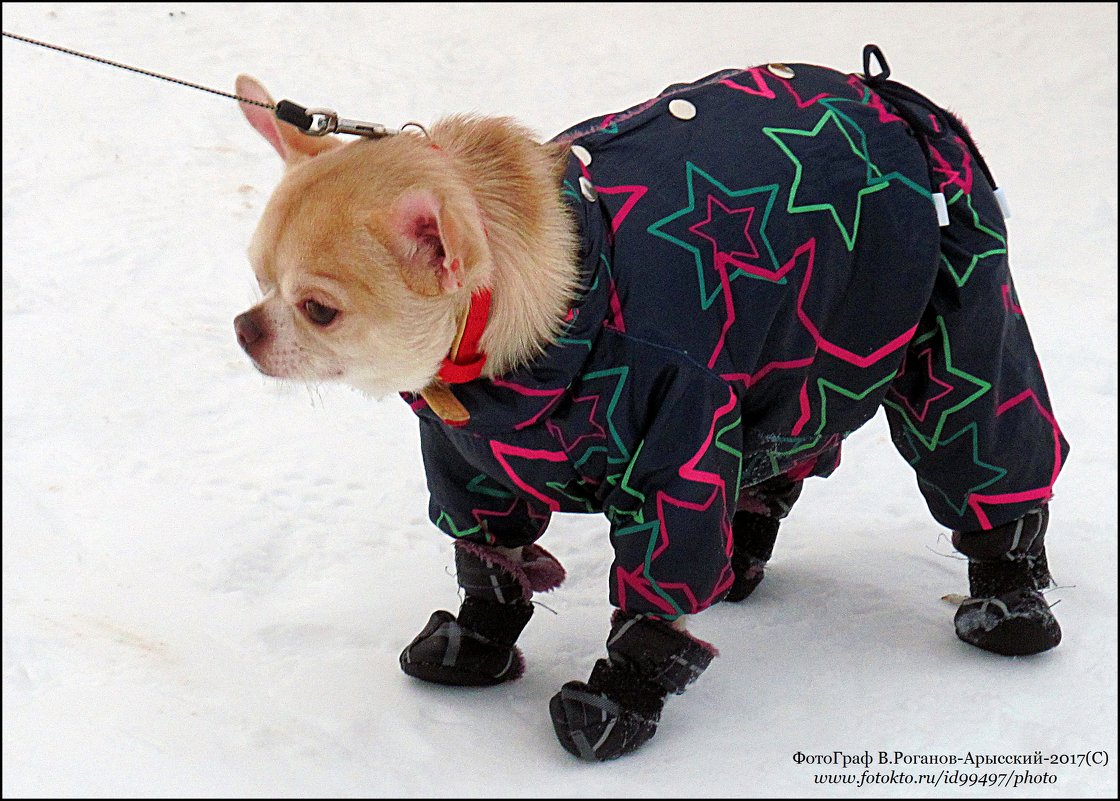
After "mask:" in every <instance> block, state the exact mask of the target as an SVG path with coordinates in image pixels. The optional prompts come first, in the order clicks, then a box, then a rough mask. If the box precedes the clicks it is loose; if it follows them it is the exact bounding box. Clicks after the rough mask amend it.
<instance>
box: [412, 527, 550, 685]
mask: <svg viewBox="0 0 1120 801" xmlns="http://www.w3.org/2000/svg"><path fill="white" fill-rule="evenodd" d="M455 566H456V570H457V577H458V581H459V586H461V587H462V588H463V591H464V594H465V596H466V597H465V598H464V600H463V604H462V606H461V607H460V609H459V614H458V615H457V616H456V615H453V614H451V613H450V612H448V611H446V610H442V609H441V610H439V611H438V612H434V613H433V614H432V616H431V618H430V619H429V620H428V625H426V626H425V627H424V629H423V631H421V632H420V633H419V634H417V635H416V638H415V639H414V640H413V641H412V642H411V643H409V645H408V647H407V648H405V649H404V651H403V652H402V653H401V659H400V662H401V670H403V671H404V672H405V673H407V674H408V675H410V676H413V677H415V678H418V679H422V680H424V681H430V682H433V683H435V684H450V685H455V686H458V687H484V686H489V685H494V684H501V683H503V682H507V681H512V680H513V679H516V678H518V677H520V676H521V674H522V673H523V672H524V670H525V660H524V657H523V656H522V655H521V651H520V649H519V648H518V647H517V646H516V644H515V643H516V642H517V638H518V637H519V636H520V635H521V632H522V631H523V630H524V628H525V626H526V625H527V624H528V622H529V619H530V618H531V617H532V616H533V605H532V604H531V603H530V599H531V598H532V594H533V592H534V591H538V592H543V591H546V590H550V589H552V588H553V587H556V586H558V585H559V584H560V582H561V581H563V579H564V569H563V568H562V567H561V566H560V563H559V562H558V561H557V560H556V558H555V557H553V556H552V554H550V553H548V551H546V550H544V549H543V548H541V547H540V546H537V545H528V546H525V547H524V548H523V549H522V550H521V558H520V559H514V558H512V557H511V556H510V555H509V554H508V553H504V552H501V551H497V550H494V549H491V548H487V547H486V546H483V545H477V544H475V543H471V542H466V541H462V540H461V541H458V542H456V543H455Z"/></svg>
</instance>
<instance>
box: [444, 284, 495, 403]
mask: <svg viewBox="0 0 1120 801" xmlns="http://www.w3.org/2000/svg"><path fill="white" fill-rule="evenodd" d="M489 318H490V290H489V289H480V290H478V291H477V292H475V293H474V294H473V295H471V305H470V308H468V309H467V313H466V314H465V315H464V316H463V319H462V320H460V322H459V332H458V334H456V336H455V340H454V342H452V343H451V351H450V353H448V354H447V357H446V358H445V359H444V360H443V366H442V367H440V369H439V379H440V380H441V381H443V383H445V384H465V383H467V382H468V381H474V380H475V379H476V378H478V377H479V376H480V375H482V368H483V367H485V366H486V354H485V353H483V352H482V348H481V346H480V341H481V340H482V332H483V331H485V330H486V321H487V320H488V319H489Z"/></svg>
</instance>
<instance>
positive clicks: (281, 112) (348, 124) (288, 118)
mask: <svg viewBox="0 0 1120 801" xmlns="http://www.w3.org/2000/svg"><path fill="white" fill-rule="evenodd" d="M276 118H277V119H279V120H281V121H283V122H286V123H288V124H289V125H294V126H295V127H296V128H299V129H300V130H301V131H302V132H303V133H305V134H307V135H308V136H326V135H327V134H332V133H339V134H351V135H353V136H364V137H366V138H367V139H382V138H384V137H386V136H393V135H395V134H397V133H400V132H399V131H397V130H395V129H393V128H388V127H386V126H384V125H382V124H381V123H378V122H362V121H361V120H348V119H345V118H343V117H339V116H338V113H337V112H335V111H332V110H331V109H328V108H305V107H303V106H301V105H300V104H299V103H293V102H292V101H291V100H281V101H280V102H279V103H277V104H276Z"/></svg>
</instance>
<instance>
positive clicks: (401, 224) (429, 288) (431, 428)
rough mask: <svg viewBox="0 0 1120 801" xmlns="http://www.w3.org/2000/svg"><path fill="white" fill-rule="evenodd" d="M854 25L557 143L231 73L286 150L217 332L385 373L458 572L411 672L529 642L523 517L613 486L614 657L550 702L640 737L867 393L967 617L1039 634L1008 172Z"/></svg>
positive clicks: (565, 736) (677, 88)
mask: <svg viewBox="0 0 1120 801" xmlns="http://www.w3.org/2000/svg"><path fill="white" fill-rule="evenodd" d="M869 52H870V53H871V54H872V55H876V56H878V58H879V62H880V65H881V66H882V70H881V72H880V73H879V74H877V75H870V74H869V73H870V69H869V61H868V58H869V56H868V53H869ZM864 61H865V65H864V73H862V74H852V75H845V74H842V73H839V72H835V71H833V70H829V69H825V68H822V67H817V66H812V65H808V64H794V65H785V64H770V65H766V66H761V67H754V68H750V69H746V70H727V71H724V72H720V73H716V74H714V75H711V76H708V77H707V78H704V79H702V80H700V81H697V82H695V83H691V84H675V85H673V86H670V87H669V88H667V89H666V90H665V91H663V92H662V93H661V94H659V95H657V96H656V97H654V98H653V99H652V100H649V101H648V102H645V103H643V104H641V105H639V106H636V107H634V108H631V109H628V110H626V111H623V112H620V113H616V114H609V115H606V116H603V117H599V118H596V119H593V120H590V121H588V122H585V123H583V124H581V125H578V126H576V127H574V128H572V129H570V130H569V131H567V132H565V133H564V134H561V135H560V136H558V137H556V138H554V139H553V140H551V141H549V142H544V143H541V142H538V141H537V140H536V139H534V137H533V136H532V134H531V133H530V132H529V131H528V130H526V129H525V128H524V127H522V126H520V125H518V124H517V123H515V122H513V121H512V120H509V119H506V118H489V117H474V116H452V117H450V118H447V119H445V120H443V121H441V122H439V123H437V124H435V125H433V126H432V127H431V128H430V130H424V129H422V128H419V126H417V128H416V130H406V131H403V132H400V133H396V134H391V135H385V136H381V137H378V138H375V139H374V138H362V139H357V140H354V141H350V142H348V143H345V144H344V143H343V142H342V141H341V140H340V139H338V138H336V137H322V138H319V137H312V136H308V135H305V134H304V133H302V132H301V131H299V130H297V129H296V128H294V127H291V126H289V125H287V124H284V123H281V122H278V121H277V119H276V118H275V117H274V116H273V115H272V113H271V112H270V111H268V110H266V109H265V108H262V107H259V106H254V105H249V104H242V110H243V111H244V113H245V116H246V117H247V118H248V120H249V122H250V123H251V124H252V126H253V128H255V129H256V130H257V131H258V132H259V133H260V134H261V135H262V136H263V137H264V138H265V139H266V140H267V141H268V142H269V144H271V145H272V147H273V148H274V149H275V150H276V151H277V153H279V155H280V156H281V158H282V159H283V160H284V165H285V171H284V176H283V179H282V180H281V182H280V184H279V186H278V187H277V188H276V190H275V192H274V193H273V195H272V197H271V199H270V200H269V202H268V205H267V207H266V209H265V211H264V213H263V215H262V217H261V220H260V224H259V226H258V227H257V230H256V233H255V235H254V236H253V239H252V244H251V246H250V249H249V259H250V261H251V263H252V266H253V270H254V272H255V274H256V277H257V280H258V281H259V283H260V287H261V291H262V292H263V295H264V297H263V299H262V300H261V301H260V303H258V304H257V305H256V306H254V307H253V308H251V309H249V310H248V311H246V312H245V313H243V314H241V315H239V316H238V317H237V319H236V320H235V329H236V335H237V339H238V341H239V343H240V344H241V346H242V347H243V348H244V350H245V351H246V352H247V353H248V354H249V356H250V357H251V359H252V361H253V364H254V365H255V366H256V367H257V369H258V370H260V372H262V373H264V374H266V375H269V376H275V377H277V378H284V379H293V380H298V381H308V382H320V381H338V382H343V383H346V384H349V385H351V386H354V387H356V388H358V389H360V390H363V391H365V392H367V393H369V394H371V395H374V396H380V395H385V394H389V393H400V394H402V395H403V397H404V399H405V400H406V402H408V403H409V404H410V405H411V407H412V409H413V410H414V411H415V413H416V415H417V416H418V418H419V425H420V435H421V443H422V448H423V456H424V465H425V472H426V477H427V483H428V488H429V490H430V493H431V501H430V509H429V511H430V515H431V519H432V521H433V522H434V523H435V525H436V526H437V527H438V528H440V529H441V530H443V531H444V532H446V533H447V534H449V535H450V536H451V537H453V538H454V550H455V560H456V567H457V576H458V583H459V585H460V587H461V588H462V590H463V598H464V600H463V601H462V606H461V608H460V610H459V612H458V614H452V613H450V612H448V611H444V610H440V611H437V612H435V613H434V614H433V615H432V616H431V618H430V620H429V621H428V623H427V625H426V626H425V627H424V628H423V630H422V631H421V632H420V634H418V635H417V637H416V638H415V639H414V640H413V641H412V642H411V643H410V644H409V645H408V646H407V647H406V648H405V649H404V652H403V653H402V654H401V659H400V664H401V667H402V669H403V670H404V671H405V672H406V673H407V674H409V675H411V676H414V677H417V678H419V679H422V680H425V681H433V682H439V683H444V684H453V685H467V686H478V685H493V684H499V683H502V682H505V681H509V680H512V679H515V678H517V677H518V676H519V675H521V673H522V671H523V669H524V662H523V657H522V655H521V652H520V650H519V649H518V648H517V646H516V640H517V638H518V636H519V635H520V633H521V631H522V630H523V628H524V627H525V625H526V624H527V623H528V621H529V618H530V616H531V615H532V612H533V605H532V603H531V598H532V596H533V594H534V593H536V592H542V591H546V590H549V589H551V588H553V587H555V586H557V585H558V584H560V582H561V581H562V580H563V578H564V570H563V568H562V567H561V565H560V563H559V562H558V560H557V559H556V558H555V557H553V556H552V555H551V554H550V553H549V552H548V551H546V550H545V549H544V548H542V547H541V546H540V545H539V544H537V541H538V539H539V538H540V537H541V535H542V534H543V533H544V531H545V528H546V527H547V525H548V522H549V519H550V517H551V515H552V513H554V512H568V511H572V512H601V513H603V514H605V515H606V517H607V519H608V520H609V522H610V529H611V532H610V533H611V543H612V545H613V546H614V549H615V561H614V564H613V565H612V567H611V572H610V576H609V585H610V599H611V602H612V603H613V604H614V605H615V606H616V607H617V612H616V613H615V615H614V617H613V619H612V621H611V629H610V634H609V637H608V640H607V644H606V651H607V657H606V658H604V659H600V660H598V661H597V662H596V664H595V665H594V668H593V670H592V671H591V674H590V677H589V678H588V680H587V681H586V682H579V681H573V682H569V683H567V684H565V685H564V686H563V687H562V688H561V689H560V691H559V692H558V693H557V694H556V695H555V696H554V697H553V698H552V700H551V706H550V711H551V715H552V720H553V724H554V727H555V730H556V734H557V736H558V738H559V740H560V742H561V744H562V745H563V746H564V747H565V748H566V749H567V750H568V751H570V752H571V753H573V754H575V755H576V756H578V757H580V758H582V759H587V760H604V759H610V758H613V757H617V756H619V755H621V754H624V753H627V752H630V751H633V750H634V749H635V748H637V747H639V746H640V745H642V744H643V743H644V742H646V741H648V740H649V739H650V738H651V737H652V736H653V734H654V732H655V729H656V725H657V723H658V720H659V716H660V713H661V710H662V706H663V703H664V701H665V699H666V697H667V696H668V695H669V694H670V693H681V692H683V691H684V690H685V688H686V687H687V686H688V685H689V684H691V683H692V682H693V681H694V680H695V679H696V678H697V676H699V675H700V673H701V672H702V671H703V670H704V669H705V668H706V667H707V666H708V665H709V663H710V662H711V661H712V659H713V657H714V656H715V655H716V651H715V648H714V647H713V646H712V645H710V644H708V643H706V642H703V641H701V640H699V639H696V638H695V637H693V636H691V635H690V634H689V633H688V632H687V631H686V630H685V627H684V625H683V620H684V619H685V616H687V615H691V614H696V613H698V612H700V611H702V610H704V609H706V608H707V607H709V606H711V605H712V604H714V603H716V602H719V601H742V600H743V599H745V598H746V597H748V596H749V595H750V594H751V592H752V591H753V590H754V589H755V587H757V586H758V584H759V582H760V581H761V580H762V578H763V574H764V566H765V565H766V563H767V561H768V560H769V559H770V556H771V551H772V549H773V546H774V543H775V539H776V535H777V531H778V525H779V521H780V520H781V519H782V518H784V517H785V515H786V514H787V513H788V512H789V510H790V507H791V506H792V505H793V503H794V501H796V500H797V497H798V495H799V493H800V490H801V486H802V482H803V481H804V480H805V479H806V478H808V477H810V476H827V475H828V474H829V473H830V472H831V471H832V470H833V469H835V467H836V466H837V464H838V462H839V455H840V444H841V442H842V440H843V439H844V437H846V436H847V435H848V434H850V433H851V432H852V431H854V430H855V429H856V428H858V427H859V426H861V425H862V424H863V423H865V422H866V421H867V420H869V419H870V418H871V417H872V416H873V415H874V414H875V412H876V410H877V409H878V408H879V407H880V406H883V407H885V409H886V411H887V416H888V419H889V421H890V426H891V430H892V435H893V441H894V443H895V445H896V447H897V448H898V450H899V451H900V453H901V454H902V455H903V457H904V458H905V459H906V460H907V461H908V462H909V463H910V464H911V466H912V467H913V468H914V470H915V472H916V474H917V478H918V482H919V486H920V488H921V490H922V493H923V495H924V496H925V499H926V501H927V503H928V505H929V508H930V511H931V513H932V514H933V516H934V518H935V519H937V520H938V521H939V522H940V523H941V524H942V525H944V526H946V527H947V528H949V529H951V530H952V531H953V543H954V545H955V546H956V548H957V549H958V550H959V551H961V552H962V553H963V554H965V555H966V556H967V557H968V560H969V578H970V584H971V587H970V591H971V596H970V597H969V598H968V599H967V600H965V601H964V602H963V603H961V605H960V607H959V609H958V611H957V614H956V617H955V629H956V633H957V635H958V636H959V637H960V638H961V639H962V640H964V641H965V642H967V643H969V644H971V645H975V646H978V647H980V648H983V649H986V650H989V651H994V652H997V653H1002V654H1009V655H1018V654H1030V653H1037V652H1040V651H1045V650H1047V649H1049V648H1052V647H1054V646H1055V645H1057V644H1058V641H1059V639H1060V636H1061V632H1060V628H1059V627H1058V624H1057V621H1056V620H1055V619H1054V617H1053V615H1052V614H1051V612H1050V609H1049V606H1048V605H1047V604H1046V602H1045V600H1044V599H1043V597H1042V595H1041V591H1042V590H1043V589H1045V588H1047V587H1048V586H1049V585H1050V575H1049V571H1048V567H1047V563H1046V555H1045V547H1044V535H1045V531H1046V526H1047V522H1048V516H1049V513H1048V501H1049V499H1050V496H1051V488H1052V486H1053V484H1054V481H1055V479H1056V478H1057V475H1058V472H1059V470H1060V469H1061V466H1062V463H1063V461H1064V459H1065V456H1066V453H1067V452H1068V446H1067V445H1066V442H1065V440H1064V438H1063V437H1062V434H1061V431H1060V429H1059V428H1058V425H1057V423H1056V421H1055V419H1054V416H1053V414H1052V412H1051V411H1050V404H1049V398H1048V395H1047V392H1046V387H1045V383H1044V381H1043V377H1042V374H1041V371H1040V367H1039V364H1038V360H1037V357H1036V356H1035V355H1034V350H1033V345H1032V343H1031V340H1030V335H1029V333H1028V331H1027V328H1026V324H1025V322H1024V320H1023V314H1022V309H1021V308H1020V306H1019V304H1018V300H1017V298H1016V295H1015V291H1014V286H1013V284H1012V282H1011V276H1010V273H1009V271H1008V262H1007V247H1006V228H1005V225H1004V217H1005V214H1004V212H1003V210H1002V207H1003V198H1002V193H1001V192H999V190H997V189H996V186H995V182H994V179H993V178H992V176H991V173H990V171H989V170H988V168H987V166H986V164H985V163H984V161H983V159H982V158H981V157H980V154H979V153H978V151H977V149H976V146H975V144H974V143H973V142H972V139H971V137H970V135H969V133H968V131H967V130H966V129H965V128H964V126H963V124H962V123H961V122H960V121H959V120H957V119H956V118H955V117H954V116H953V115H951V114H950V113H948V112H947V111H945V110H944V109H942V108H940V107H939V106H937V105H936V104H934V103H933V102H932V101H930V100H928V99H927V98H925V97H924V96H922V95H921V94H919V93H918V92H916V91H914V90H913V89H910V88H908V87H906V86H904V85H902V84H899V83H896V82H894V81H890V80H888V77H887V76H888V74H889V73H888V70H887V68H886V64H885V61H884V60H883V59H882V56H881V53H878V51H877V49H873V46H869V51H865V57H864ZM237 91H238V94H239V95H241V96H242V97H244V98H247V99H249V100H256V101H259V102H263V103H268V104H271V103H272V100H271V98H270V97H269V95H268V93H267V92H266V91H265V90H264V88H263V87H262V86H261V85H260V84H259V83H257V82H256V81H255V80H253V79H252V78H248V77H246V76H241V77H240V78H238V81H237Z"/></svg>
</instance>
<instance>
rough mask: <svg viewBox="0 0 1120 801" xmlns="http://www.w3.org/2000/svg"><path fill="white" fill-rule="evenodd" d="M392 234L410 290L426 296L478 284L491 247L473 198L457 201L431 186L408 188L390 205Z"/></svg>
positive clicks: (455, 290)
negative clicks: (439, 194) (447, 197)
mask: <svg viewBox="0 0 1120 801" xmlns="http://www.w3.org/2000/svg"><path fill="white" fill-rule="evenodd" d="M389 226H390V236H391V237H392V240H393V243H394V250H395V251H396V255H397V256H398V258H399V259H400V261H401V265H402V267H401V272H402V277H403V278H404V281H405V283H406V284H407V285H408V287H409V289H411V290H412V291H413V292H415V293H416V294H418V295H422V296H424V297H436V296H438V295H444V294H449V293H452V292H458V291H459V290H461V289H462V288H463V287H464V286H465V285H467V284H470V285H471V288H472V289H475V288H477V287H478V286H479V285H480V283H481V282H482V281H483V280H484V279H485V277H486V272H487V270H488V269H489V266H490V248H489V246H488V245H487V242H486V232H485V229H484V228H483V223H482V219H481V218H480V217H479V214H478V207H477V206H476V205H475V203H474V201H473V199H471V200H469V201H467V202H459V203H458V204H456V203H454V202H450V201H448V200H447V199H444V198H440V197H439V196H438V195H437V194H436V193H435V192H433V191H432V190H429V189H410V190H408V191H407V192H405V193H404V194H403V195H401V196H400V197H399V198H398V199H397V201H396V202H395V203H394V204H393V208H392V210H391V212H390V214H389Z"/></svg>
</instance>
